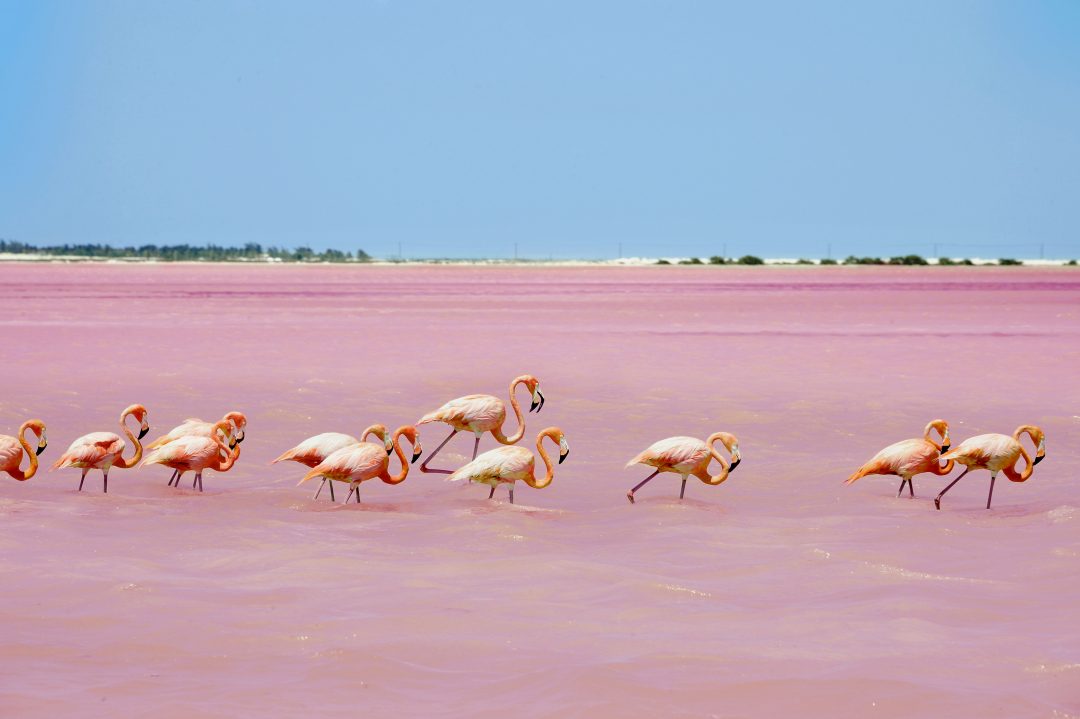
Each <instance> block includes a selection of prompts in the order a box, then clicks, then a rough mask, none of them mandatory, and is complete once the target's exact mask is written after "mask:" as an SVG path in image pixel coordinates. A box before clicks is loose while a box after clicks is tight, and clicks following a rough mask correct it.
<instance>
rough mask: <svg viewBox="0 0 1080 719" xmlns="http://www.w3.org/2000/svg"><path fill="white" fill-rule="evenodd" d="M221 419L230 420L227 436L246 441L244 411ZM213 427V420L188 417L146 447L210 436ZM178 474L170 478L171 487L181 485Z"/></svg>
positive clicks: (232, 413)
mask: <svg viewBox="0 0 1080 719" xmlns="http://www.w3.org/2000/svg"><path fill="white" fill-rule="evenodd" d="M219 421H221V422H228V423H229V425H230V426H229V433H227V434H226V437H229V436H231V437H233V438H235V439H236V441H237V442H243V441H244V436H245V432H244V430H245V428H246V427H247V416H246V415H245V414H244V413H243V412H227V413H226V414H225V416H224V417H222V418H221V419H220V420H219ZM213 427H214V423H213V422H204V421H203V420H201V419H199V418H198V417H189V418H188V419H185V420H184V422H183V424H178V425H177V426H175V427H173V428H172V429H170V430H169V431H168V433H166V434H163V435H162V436H160V437H158V438H157V439H155V440H154V441H153V442H150V443H149V444H148V445H146V448H147V449H157V448H158V447H163V446H165V445H166V444H168V443H169V442H172V441H175V440H177V439H180V438H181V437H209V436H210V433H211V432H212V431H213ZM230 442H231V440H230ZM177 476H178V473H177V472H175V471H174V472H173V473H172V477H170V478H169V486H170V487H171V486H172V485H173V483H174V482H175V483H176V486H177V487H179V486H180V482H179V481H177Z"/></svg>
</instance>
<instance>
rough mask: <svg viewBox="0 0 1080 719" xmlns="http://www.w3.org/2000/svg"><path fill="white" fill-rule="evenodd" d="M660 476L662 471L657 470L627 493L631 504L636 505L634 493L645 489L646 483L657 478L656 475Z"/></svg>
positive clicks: (684, 484)
mask: <svg viewBox="0 0 1080 719" xmlns="http://www.w3.org/2000/svg"><path fill="white" fill-rule="evenodd" d="M658 474H660V470H659V469H658V470H656V471H655V472H653V473H652V474H650V475H649V476H648V477H646V478H645V479H643V480H641V482H639V483H638V485H637V486H636V487H634V488H633V489H631V490H630V491H629V492H627V493H626V498H627V499H629V500H630V504H633V503H634V492H636V491H638V490H639V489H641V488H642V487H644V486H645V484H646V483H647V482H648V481H649V480H650V479H652V478H653V477H655V476H656V475H658ZM685 486H686V482H685V481H684V482H683V487H685Z"/></svg>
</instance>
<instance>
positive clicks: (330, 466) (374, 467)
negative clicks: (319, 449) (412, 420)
mask: <svg viewBox="0 0 1080 719" xmlns="http://www.w3.org/2000/svg"><path fill="white" fill-rule="evenodd" d="M402 437H405V438H406V439H408V440H409V443H410V444H411V445H412V447H413V456H412V460H411V462H407V461H406V460H405V452H404V451H403V450H402V449H401V438H402ZM393 444H394V452H395V453H396V454H397V457H398V459H399V460H400V461H401V471H400V472H398V473H397V474H395V475H391V474H390V457H389V456H388V455H387V454H386V452H385V451H384V450H383V447H382V445H380V444H375V443H374V442H359V443H357V444H354V445H350V446H348V447H343V448H341V449H339V450H338V451H336V452H334V453H333V454H331V455H330V456H329V457H327V458H326V459H324V460H323V461H322V462H320V463H319V464H317V465H315V466H314V467H312V468H311V471H310V472H308V473H307V474H305V475H304V478H303V479H301V480H300V484H303V483H304V482H306V481H308V480H309V479H314V478H315V477H322V478H323V479H324V480H330V481H331V482H348V483H349V496H348V497H346V498H345V502H346V504H347V503H348V502H349V500H350V499H352V496H353V492H355V493H356V502H357V503H358V504H359V502H360V483H361V482H366V481H368V480H369V479H375V478H376V477H378V478H379V479H381V480H382V481H383V482H386V483H387V484H401V483H402V482H404V481H405V478H406V477H408V476H409V464H411V463H412V462H415V461H416V460H418V459H419V458H420V455H421V454H422V453H423V449H422V448H421V447H420V438H419V436H418V435H417V431H416V427H413V426H412V425H405V426H403V427H398V428H397V429H396V430H394V436H393ZM331 486H333V485H331Z"/></svg>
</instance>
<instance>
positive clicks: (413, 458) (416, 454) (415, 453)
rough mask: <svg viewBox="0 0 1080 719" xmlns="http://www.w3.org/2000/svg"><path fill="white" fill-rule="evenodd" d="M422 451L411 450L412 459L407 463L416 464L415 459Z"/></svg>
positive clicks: (418, 457)
mask: <svg viewBox="0 0 1080 719" xmlns="http://www.w3.org/2000/svg"><path fill="white" fill-rule="evenodd" d="M423 453H424V452H423V451H422V450H421V451H416V452H413V456H412V461H411V462H409V464H416V460H418V459H420V455H422V454H423Z"/></svg>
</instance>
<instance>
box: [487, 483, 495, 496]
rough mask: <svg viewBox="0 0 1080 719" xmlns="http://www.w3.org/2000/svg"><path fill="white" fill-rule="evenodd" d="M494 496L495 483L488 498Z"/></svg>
mask: <svg viewBox="0 0 1080 719" xmlns="http://www.w3.org/2000/svg"><path fill="white" fill-rule="evenodd" d="M494 496H495V485H494V484H493V485H491V491H490V492H488V499H491V498H492V497H494Z"/></svg>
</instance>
